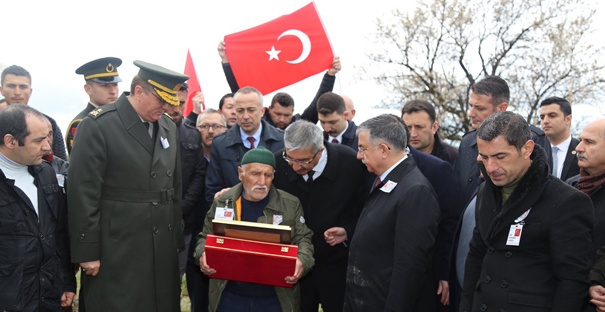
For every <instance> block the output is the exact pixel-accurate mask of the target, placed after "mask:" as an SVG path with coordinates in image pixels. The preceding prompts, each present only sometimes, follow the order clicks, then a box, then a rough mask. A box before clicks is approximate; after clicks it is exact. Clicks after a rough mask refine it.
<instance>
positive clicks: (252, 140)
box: [246, 137, 255, 149]
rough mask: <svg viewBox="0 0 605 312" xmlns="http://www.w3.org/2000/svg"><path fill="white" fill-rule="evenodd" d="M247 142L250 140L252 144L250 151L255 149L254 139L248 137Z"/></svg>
mask: <svg viewBox="0 0 605 312" xmlns="http://www.w3.org/2000/svg"><path fill="white" fill-rule="evenodd" d="M246 140H248V142H250V149H253V148H254V141H255V140H254V137H248V138H247V139H246Z"/></svg>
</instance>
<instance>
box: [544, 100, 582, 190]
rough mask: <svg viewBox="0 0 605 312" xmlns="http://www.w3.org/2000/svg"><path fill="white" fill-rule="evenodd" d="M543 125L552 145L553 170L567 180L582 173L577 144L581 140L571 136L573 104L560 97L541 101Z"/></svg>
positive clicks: (559, 176)
mask: <svg viewBox="0 0 605 312" xmlns="http://www.w3.org/2000/svg"><path fill="white" fill-rule="evenodd" d="M540 120H541V122H540V123H541V126H542V130H543V131H544V133H546V136H548V140H549V141H550V144H551V146H552V159H553V165H552V168H551V169H552V171H551V173H552V174H553V175H554V176H556V177H557V178H559V179H561V180H563V181H565V180H567V179H569V178H571V177H573V176H575V175H577V174H579V173H580V167H578V158H577V157H576V151H575V150H576V146H578V143H580V141H579V140H578V139H574V138H572V137H571V104H569V102H568V101H567V100H566V99H563V98H560V97H549V98H547V99H545V100H543V101H542V102H541V103H540Z"/></svg>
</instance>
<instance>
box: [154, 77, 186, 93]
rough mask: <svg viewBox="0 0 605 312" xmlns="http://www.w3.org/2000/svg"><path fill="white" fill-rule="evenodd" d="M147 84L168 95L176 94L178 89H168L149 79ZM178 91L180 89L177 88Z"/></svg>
mask: <svg viewBox="0 0 605 312" xmlns="http://www.w3.org/2000/svg"><path fill="white" fill-rule="evenodd" d="M147 82H149V84H150V85H152V86H154V87H155V88H158V89H160V90H162V91H164V92H168V93H170V94H176V92H177V91H178V89H176V90H172V89H169V88H167V87H165V86H163V85H161V84H160V83H159V82H156V81H153V80H151V79H149V80H147ZM179 89H180V87H179Z"/></svg>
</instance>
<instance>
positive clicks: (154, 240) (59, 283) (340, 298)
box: [0, 42, 605, 312]
mask: <svg viewBox="0 0 605 312" xmlns="http://www.w3.org/2000/svg"><path fill="white" fill-rule="evenodd" d="M225 49H226V47H225V45H224V43H222V42H221V43H219V46H218V48H217V50H218V54H219V56H220V58H221V62H222V66H223V70H224V73H225V77H226V79H227V81H228V84H229V86H230V88H231V90H230V91H231V92H230V93H227V94H225V95H224V96H223V97H222V98H221V100H220V103H219V106H218V107H219V108H218V110H215V109H205V110H202V109H201V107H204V106H205V105H204V104H205V103H204V102H205V98H204V95H203V94H202V93H201V92H200V93H197V94H195V95H193V97H192V100H193V104H194V105H193V106H194V109H193V111H192V112H191V113H190V114H189V115H188V116H183V111H184V107H185V103H186V101H187V98H188V97H189V94H188V86H187V84H186V81H187V80H188V78H189V77H187V76H185V75H183V74H180V73H178V72H175V71H172V70H170V69H166V68H164V67H161V66H158V65H155V64H151V63H147V62H144V61H138V60H137V61H134V64H135V65H136V66H137V67H138V68H139V72H138V73H137V74H136V75H135V76H134V77H133V78H132V81H131V84H130V89H129V91H127V92H122V93H120V92H119V89H118V83H119V82H121V81H122V78H121V77H120V76H119V73H118V67H119V66H120V65H121V64H122V60H120V59H119V58H115V57H105V58H101V59H96V60H93V61H90V62H88V63H86V64H84V65H82V66H81V67H79V68H78V69H77V70H76V74H79V75H83V77H84V80H85V84H84V91H85V92H86V93H87V94H88V96H89V102H88V104H87V106H86V107H85V108H84V110H82V112H80V113H79V114H78V115H77V116H76V117H75V118H74V119H73V121H72V122H71V123H70V125H69V127H68V129H66V136H65V138H63V136H62V134H61V130H60V129H59V128H58V126H57V124H56V122H55V121H54V120H53V119H52V118H50V117H49V116H46V115H44V114H42V113H40V112H39V111H37V110H36V109H34V108H32V107H29V106H28V101H29V98H30V96H31V91H32V88H31V76H30V74H29V72H28V71H27V70H26V69H24V68H22V67H20V66H15V65H13V66H10V67H7V68H6V69H4V71H3V72H2V76H1V85H0V92H1V94H2V96H3V97H4V100H3V101H2V102H0V105H2V106H0V135H1V136H2V141H0V176H1V177H2V179H0V189H1V190H2V192H0V310H1V311H60V310H61V309H64V310H65V311H67V310H69V308H70V307H71V305H72V302H73V301H74V299H75V298H78V299H79V309H80V311H93V312H94V311H162V312H163V311H180V294H181V281H182V278H183V276H185V278H186V283H187V290H188V294H189V297H190V299H191V305H192V311H305V312H307V311H314V312H316V311H318V310H319V308H320V306H321V309H323V311H325V312H332V311H419V312H420V311H422V312H426V311H468V312H470V311H565V312H569V311H595V310H597V311H605V213H604V212H603V210H601V209H602V208H603V207H604V204H605V196H604V194H605V191H603V190H602V185H603V184H605V152H604V151H605V119H597V120H595V121H593V122H590V123H589V124H587V125H586V127H585V128H584V129H583V131H582V133H581V135H580V136H579V140H578V139H576V138H573V137H572V135H571V132H570V127H571V120H572V109H571V107H572V106H571V103H569V101H567V100H566V99H564V98H561V97H550V98H547V99H544V100H543V101H542V102H541V103H540V107H539V116H540V120H541V127H540V128H538V127H535V126H533V125H530V124H529V123H528V122H527V121H525V120H524V118H522V117H521V116H520V115H519V114H516V113H514V112H510V111H507V109H508V106H509V102H510V100H511V94H510V91H509V87H508V84H507V83H506V81H505V80H503V79H502V78H500V77H497V76H486V77H484V78H482V79H481V80H479V81H477V82H476V83H474V84H473V85H472V86H470V93H469V107H470V108H469V111H468V117H469V119H470V120H471V121H472V127H473V130H472V131H470V132H468V133H466V134H465V135H464V137H463V138H462V141H461V142H460V145H459V147H454V146H452V145H449V144H447V143H446V142H445V141H444V140H443V139H442V138H441V137H440V136H439V133H438V131H439V122H438V119H439V118H438V116H437V113H436V110H435V107H434V106H433V104H431V103H430V102H427V101H425V100H421V99H410V101H408V102H406V103H403V106H402V109H401V115H400V116H395V115H392V114H383V115H379V116H364V117H369V118H367V120H365V121H364V122H363V123H361V124H360V125H357V124H355V122H354V121H353V120H352V119H353V117H354V116H355V109H354V107H353V101H352V99H351V98H349V97H347V96H345V95H340V94H336V93H334V92H332V91H333V87H334V82H335V79H336V75H337V73H338V72H339V71H340V69H341V63H340V59H339V58H338V57H335V58H334V60H333V63H332V67H331V68H330V69H329V70H327V72H326V73H325V75H324V76H323V79H322V82H321V84H320V86H319V89H318V91H317V94H316V96H315V97H314V98H313V100H312V101H311V103H310V104H309V105H308V107H306V108H305V109H304V111H303V113H302V114H294V103H295V101H294V99H293V98H292V96H290V95H289V94H287V93H284V92H279V93H277V94H275V96H274V97H273V98H272V99H271V101H270V103H269V106H268V107H265V106H264V104H263V95H262V94H261V93H260V92H259V91H258V90H257V89H256V88H254V86H243V87H241V88H240V86H239V85H238V83H237V80H236V78H235V76H234V74H233V72H232V70H231V67H230V65H229V60H228V59H227V56H226V53H225ZM4 102H5V103H4ZM318 124H319V125H318ZM64 139H65V141H64ZM216 218H228V219H230V220H238V221H248V222H258V223H267V224H274V225H288V226H290V227H291V228H292V233H291V234H292V244H295V245H297V246H298V255H297V259H296V265H295V267H294V268H292V273H291V275H288V276H283V279H284V280H285V282H286V283H288V284H290V286H292V287H276V286H269V285H263V284H258V283H247V282H239V281H234V280H223V279H218V278H213V275H214V274H216V273H217V269H216V268H214V267H211V266H210V265H209V264H208V263H209V262H208V261H207V260H208V259H207V255H206V239H207V237H208V235H210V234H214V228H213V226H212V221H213V219H216ZM254 269H255V268H254V267H249V268H243V269H242V268H238V270H239V271H245V270H254ZM78 271H79V272H80V286H81V287H80V289H79V292H78V294H77V297H76V292H77V291H78V290H77V289H76V280H75V276H76V273H77V272H78Z"/></svg>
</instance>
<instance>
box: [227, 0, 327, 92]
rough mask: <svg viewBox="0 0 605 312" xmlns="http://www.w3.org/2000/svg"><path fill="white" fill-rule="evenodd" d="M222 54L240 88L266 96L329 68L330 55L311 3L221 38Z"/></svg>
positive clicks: (315, 10) (313, 4)
mask: <svg viewBox="0 0 605 312" xmlns="http://www.w3.org/2000/svg"><path fill="white" fill-rule="evenodd" d="M225 48H226V50H225V52H226V53H227V58H228V59H229V63H230V64H231V68H232V70H233V74H234V75H235V79H236V80H237V83H238V85H239V86H240V87H243V86H248V85H249V86H253V87H255V88H257V89H258V90H259V91H260V92H261V93H262V94H268V93H271V92H273V91H275V90H278V89H280V88H283V87H285V86H288V85H291V84H293V83H296V82H298V81H300V80H303V79H305V78H307V77H309V76H312V75H315V74H317V73H319V72H321V71H323V70H326V69H329V68H330V67H331V66H332V60H333V59H334V53H333V52H332V46H331V45H330V41H329V39H328V36H327V35H326V32H325V30H324V27H323V24H322V22H321V19H320V17H319V14H318V13H317V8H316V7H315V3H313V2H311V3H309V4H308V5H306V6H304V7H303V8H301V9H299V10H298V11H296V12H294V13H292V14H288V15H283V16H281V17H279V18H277V19H274V20H272V21H270V22H267V23H265V24H262V25H259V26H256V27H253V28H250V29H247V30H244V31H241V32H238V33H234V34H231V35H227V36H225Z"/></svg>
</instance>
